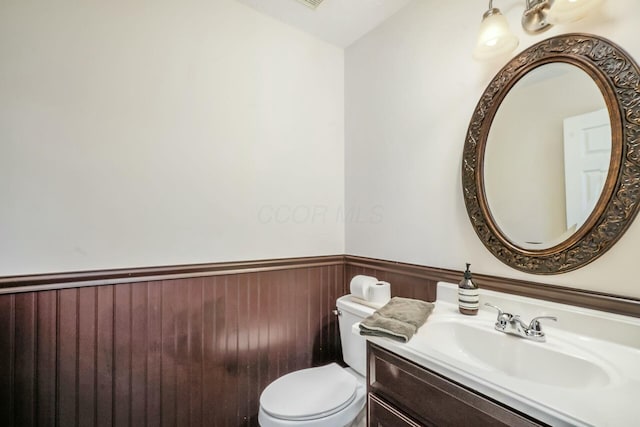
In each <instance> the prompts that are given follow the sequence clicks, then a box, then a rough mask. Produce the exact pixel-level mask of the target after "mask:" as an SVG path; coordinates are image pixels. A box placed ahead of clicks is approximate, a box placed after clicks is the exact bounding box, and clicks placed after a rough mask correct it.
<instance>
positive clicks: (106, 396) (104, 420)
mask: <svg viewBox="0 0 640 427" xmlns="http://www.w3.org/2000/svg"><path fill="white" fill-rule="evenodd" d="M96 289H97V292H96V299H97V300H96V318H95V322H94V323H95V325H96V327H95V331H96V368H95V375H96V391H95V395H96V402H95V406H96V425H97V426H99V427H102V426H104V427H107V426H112V425H113V399H114V394H115V390H114V375H113V369H114V364H113V363H114V362H113V357H114V353H115V349H114V330H113V329H114V314H115V310H114V307H115V304H114V303H115V300H114V294H115V292H114V291H115V286H99V287H97V288H96ZM61 333H64V331H61Z"/></svg>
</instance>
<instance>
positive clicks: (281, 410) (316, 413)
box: [260, 363, 357, 421]
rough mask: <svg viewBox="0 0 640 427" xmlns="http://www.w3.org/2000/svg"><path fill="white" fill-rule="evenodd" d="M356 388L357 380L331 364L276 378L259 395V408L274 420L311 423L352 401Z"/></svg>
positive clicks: (334, 364)
mask: <svg viewBox="0 0 640 427" xmlns="http://www.w3.org/2000/svg"><path fill="white" fill-rule="evenodd" d="M356 388H357V380H356V378H355V377H354V376H353V375H351V374H349V373H348V372H347V371H345V370H344V369H343V368H341V367H340V366H339V365H338V364H336V363H331V364H329V365H325V366H320V367H318V368H309V369H302V370H300V371H295V372H292V373H290V374H287V375H285V376H283V377H280V378H278V379H277V380H275V381H274V382H272V383H271V384H269V386H267V388H265V389H264V391H263V392H262V395H261V396H260V406H261V407H262V410H263V411H265V412H267V413H268V414H270V415H271V416H273V417H276V418H280V419H285V420H292V421H303V420H312V419H316V418H322V417H327V416H329V415H331V414H334V413H336V412H338V411H340V410H342V409H343V408H345V407H346V406H348V405H349V404H350V403H351V402H352V401H353V399H355V396H356Z"/></svg>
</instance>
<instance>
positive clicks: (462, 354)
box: [367, 283, 640, 427]
mask: <svg viewBox="0 0 640 427" xmlns="http://www.w3.org/2000/svg"><path fill="white" fill-rule="evenodd" d="M485 302H491V303H492V304H494V305H497V306H499V307H501V308H502V309H503V310H504V311H506V312H509V313H512V314H519V315H521V316H522V318H523V320H524V321H525V322H526V323H528V322H529V320H530V319H531V318H533V317H535V316H541V315H553V316H556V317H558V322H557V324H555V323H551V324H550V323H547V322H545V323H544V324H543V330H544V331H545V333H546V335H547V341H546V342H534V341H531V340H526V339H524V338H520V337H516V336H513V335H507V334H505V333H503V332H499V331H496V330H494V324H495V321H496V317H497V316H496V314H497V312H496V311H495V310H493V309H491V308H489V307H484V303H485ZM480 304H481V309H480V310H479V313H478V315H477V316H465V315H462V314H460V313H459V311H458V307H457V286H456V285H452V284H448V283H439V284H438V300H437V302H436V307H435V309H434V311H433V313H432V314H431V316H430V317H429V318H428V319H427V322H426V323H425V324H424V325H423V326H422V327H421V328H420V329H419V330H418V332H417V333H416V335H414V337H413V338H412V339H411V340H410V341H409V342H408V343H406V344H403V343H400V342H397V341H393V340H390V339H386V338H378V337H367V339H369V340H370V341H371V342H373V343H375V344H377V345H379V346H380V347H383V348H386V349H387V350H390V351H392V352H394V353H396V354H398V355H400V356H403V357H405V358H406V359H409V360H411V361H413V362H414V363H416V364H418V365H420V366H424V367H425V368H428V369H431V370H432V371H435V372H437V373H439V374H441V375H444V376H445V377H448V378H450V379H452V380H453V381H456V382H458V383H461V384H464V385H466V386H468V387H470V388H472V389H474V390H477V391H478V392H479V393H481V394H484V395H486V396H488V397H491V398H493V399H495V400H497V401H499V402H502V403H504V404H505V405H507V406H509V407H512V408H514V409H516V410H518V411H521V412H523V413H526V414H528V415H530V416H531V417H533V418H536V419H538V420H540V421H543V422H545V423H548V424H551V425H554V426H598V427H601V426H610V427H614V426H616V427H617V426H620V427H628V426H633V425H640V412H639V411H638V409H637V408H636V406H635V405H639V404H640V319H637V318H633V317H628V316H621V315H615V314H610V313H604V312H599V311H596V310H589V309H583V308H578V307H573V306H568V305H564V304H557V303H552V302H547V301H541V300H535V299H531V298H525V297H519V296H515V295H508V294H503V293H498V292H492V291H486V290H481V292H480ZM541 323H542V322H541ZM460 324H463V325H462V328H460V327H459V326H460ZM443 326H444V327H443ZM451 326H454V328H453V329H451ZM458 331H461V332H465V331H470V332H466V333H470V334H469V335H465V333H460V334H458V333H457V332H458ZM473 331H476V332H477V333H473ZM453 335H456V336H455V337H454V336H453ZM486 338H490V339H486ZM460 340H465V341H460ZM487 346H491V347H487ZM547 354H548V355H550V356H553V357H548V358H547V357H546V355H547ZM494 355H495V360H494ZM565 355H566V356H567V357H564V356H565ZM556 356H561V357H560V358H559V359H556V358H554V357H556ZM558 361H559V362H565V361H567V362H566V363H565V364H564V365H563V364H562V363H556V362H558ZM572 361H573V362H572ZM494 362H495V363H496V365H494ZM567 363H568V364H567ZM525 364H526V365H525ZM514 367H516V368H517V369H515V370H514V369H512V368H514ZM583 368H584V375H583V372H582V369H583ZM591 368H593V369H591ZM569 371H571V372H569ZM514 372H515V373H514Z"/></svg>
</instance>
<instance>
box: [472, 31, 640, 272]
mask: <svg viewBox="0 0 640 427" xmlns="http://www.w3.org/2000/svg"><path fill="white" fill-rule="evenodd" d="M638 144H640V73H639V71H638V66H637V65H636V64H635V63H634V61H633V60H632V59H631V58H630V57H629V56H628V55H627V54H626V53H625V52H624V51H623V50H622V49H621V48H619V47H618V46H616V45H615V44H613V43H612V42H610V41H608V40H606V39H602V38H599V37H596V36H590V35H585V34H567V35H562V36H557V37H553V38H550V39H547V40H544V41H542V42H540V43H538V44H536V45H534V46H532V47H530V48H528V49H527V50H525V51H523V52H522V53H520V54H519V55H518V56H516V57H515V58H514V59H513V60H511V61H510V62H509V63H508V64H507V65H506V66H505V67H504V68H503V69H502V70H500V72H498V74H497V75H496V77H494V79H493V80H492V81H491V83H490V84H489V86H488V87H487V89H486V90H485V92H484V94H483V95H482V97H481V99H480V101H479V103H478V106H477V107H476V110H475V112H474V115H473V117H472V120H471V123H470V125H469V130H468V132H467V139H466V142H465V147H464V153H463V165H462V182H463V194H464V198H465V204H466V207H467V212H468V214H469V218H470V220H471V223H472V225H473V226H474V228H475V231H476V233H477V234H478V236H479V237H480V239H481V240H482V242H483V243H484V244H485V246H486V247H487V248H488V249H489V250H490V251H491V252H492V253H493V254H494V255H495V256H496V257H498V258H499V259H500V260H501V261H503V262H505V263H506V264H508V265H510V266H511V267H514V268H516V269H518V270H522V271H526V272H530V273H536V274H555V273H561V272H565V271H570V270H573V269H576V268H579V267H580V266H582V265H585V264H587V263H589V262H591V261H593V260H594V259H596V258H597V257H598V256H600V255H602V254H603V253H604V252H605V251H606V250H607V249H609V248H610V247H611V246H612V245H613V244H614V243H615V242H616V241H617V240H618V239H619V238H620V236H621V235H622V233H623V232H624V231H625V230H626V229H627V228H628V226H629V225H630V223H631V221H632V220H633V218H634V217H635V215H636V213H637V210H638V202H639V199H640V188H638V187H639V186H640V155H639V154H638V152H639V151H640V147H638Z"/></svg>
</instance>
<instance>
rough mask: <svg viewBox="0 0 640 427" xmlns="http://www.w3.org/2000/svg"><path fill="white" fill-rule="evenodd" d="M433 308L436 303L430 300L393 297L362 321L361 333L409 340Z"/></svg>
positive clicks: (404, 340) (403, 340)
mask: <svg viewBox="0 0 640 427" xmlns="http://www.w3.org/2000/svg"><path fill="white" fill-rule="evenodd" d="M433 308H434V305H433V303H430V302H425V301H420V300H416V299H410V298H402V297H393V298H391V301H389V302H388V303H387V304H386V305H385V306H383V307H382V308H380V309H379V310H376V311H375V312H374V313H373V314H372V315H371V316H369V317H367V318H366V319H364V320H363V321H362V322H360V335H370V336H380V337H387V338H391V339H395V340H398V341H402V342H407V341H409V340H410V339H411V337H412V336H413V334H415V333H416V331H417V330H418V328H419V327H420V326H422V325H423V324H424V322H426V321H427V318H428V317H429V315H430V314H431V312H432V311H433Z"/></svg>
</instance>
